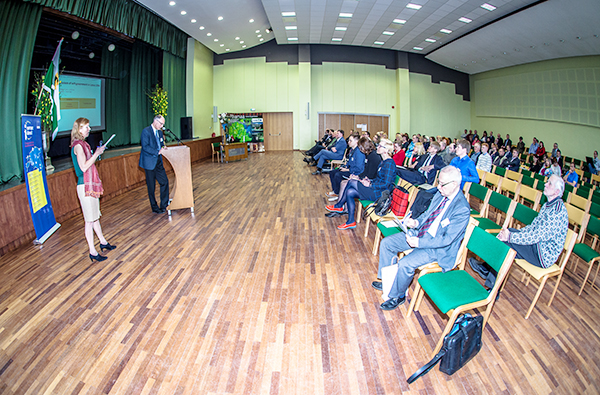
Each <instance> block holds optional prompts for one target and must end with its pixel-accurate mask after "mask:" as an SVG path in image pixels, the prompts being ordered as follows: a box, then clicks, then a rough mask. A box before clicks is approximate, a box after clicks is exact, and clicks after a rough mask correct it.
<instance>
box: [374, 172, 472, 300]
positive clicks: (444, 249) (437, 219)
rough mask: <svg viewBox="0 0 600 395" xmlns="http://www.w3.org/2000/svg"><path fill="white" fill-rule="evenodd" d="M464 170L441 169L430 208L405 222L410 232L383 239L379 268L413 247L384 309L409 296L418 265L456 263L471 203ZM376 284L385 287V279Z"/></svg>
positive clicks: (401, 264)
mask: <svg viewBox="0 0 600 395" xmlns="http://www.w3.org/2000/svg"><path fill="white" fill-rule="evenodd" d="M461 181H462V176H461V173H460V170H459V169H458V168H456V167H454V166H446V167H444V168H443V169H442V170H441V171H440V176H439V180H438V187H437V188H438V192H437V193H436V194H435V196H434V197H433V200H432V201H431V204H430V205H429V208H428V209H427V210H426V211H425V212H424V213H423V214H421V216H419V217H418V218H416V219H412V218H408V219H405V220H404V224H405V225H406V226H407V227H408V228H412V229H409V231H408V234H406V233H402V232H401V233H397V234H395V235H392V236H388V237H386V238H384V239H383V241H382V242H381V246H380V248H379V271H378V274H377V277H378V278H381V269H382V268H384V267H386V266H390V265H392V264H393V263H395V261H396V259H397V255H398V253H399V252H404V251H406V250H410V249H412V250H413V251H412V252H411V253H409V254H408V255H406V256H404V257H403V258H402V259H400V260H398V273H397V274H396V278H395V279H394V282H393V284H392V288H391V290H390V292H389V294H388V296H389V298H390V299H389V300H387V301H386V302H384V303H382V304H381V308H382V309H383V310H393V309H395V308H396V307H398V306H399V305H401V304H402V303H404V301H405V299H406V290H407V289H408V286H409V285H410V283H411V281H412V279H413V277H414V275H415V269H417V268H418V267H419V266H422V265H424V264H427V263H431V262H437V263H438V264H439V265H440V267H441V268H442V270H444V271H448V270H451V269H452V268H453V267H454V263H455V261H456V256H457V255H458V250H459V248H460V244H461V242H462V239H463V238H464V235H465V230H466V229H467V224H468V223H469V217H470V213H471V207H470V206H469V203H468V202H467V199H466V198H465V196H464V195H463V193H462V191H461V189H460V184H461ZM372 285H373V288H375V289H377V290H380V291H381V290H382V288H383V287H382V283H381V281H374V282H373V284H372Z"/></svg>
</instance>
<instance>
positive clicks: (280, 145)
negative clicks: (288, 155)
mask: <svg viewBox="0 0 600 395" xmlns="http://www.w3.org/2000/svg"><path fill="white" fill-rule="evenodd" d="M263 128H264V137H265V150H266V151H291V150H293V149H294V114H293V113H292V112H265V113H263Z"/></svg>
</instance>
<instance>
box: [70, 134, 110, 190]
mask: <svg viewBox="0 0 600 395" xmlns="http://www.w3.org/2000/svg"><path fill="white" fill-rule="evenodd" d="M76 145H81V148H83V153H84V154H85V160H86V161H87V160H89V159H90V158H91V157H92V149H91V148H90V145H89V144H88V143H87V142H86V141H84V140H75V141H73V147H75V146H76ZM83 184H84V185H85V196H91V197H95V198H99V197H100V196H101V195H102V194H103V193H104V188H102V181H101V180H100V175H99V174H98V169H96V165H95V164H93V165H91V166H90V167H89V168H88V169H87V170H86V171H84V172H83Z"/></svg>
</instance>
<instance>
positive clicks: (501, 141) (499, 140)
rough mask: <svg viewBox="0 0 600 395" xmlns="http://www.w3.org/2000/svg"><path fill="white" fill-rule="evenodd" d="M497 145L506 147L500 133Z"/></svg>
mask: <svg viewBox="0 0 600 395" xmlns="http://www.w3.org/2000/svg"><path fill="white" fill-rule="evenodd" d="M496 145H497V146H498V147H504V140H502V137H501V136H500V133H498V137H496Z"/></svg>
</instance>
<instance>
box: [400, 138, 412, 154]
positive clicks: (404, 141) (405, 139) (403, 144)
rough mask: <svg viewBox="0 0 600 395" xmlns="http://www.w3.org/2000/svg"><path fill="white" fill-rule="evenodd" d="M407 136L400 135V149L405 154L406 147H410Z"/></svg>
mask: <svg viewBox="0 0 600 395" xmlns="http://www.w3.org/2000/svg"><path fill="white" fill-rule="evenodd" d="M408 140H409V139H408V134H406V133H404V134H402V145H401V146H402V149H403V150H404V152H406V151H407V150H408V146H409V145H410V141H408Z"/></svg>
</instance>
